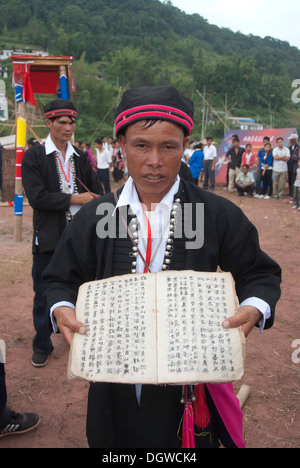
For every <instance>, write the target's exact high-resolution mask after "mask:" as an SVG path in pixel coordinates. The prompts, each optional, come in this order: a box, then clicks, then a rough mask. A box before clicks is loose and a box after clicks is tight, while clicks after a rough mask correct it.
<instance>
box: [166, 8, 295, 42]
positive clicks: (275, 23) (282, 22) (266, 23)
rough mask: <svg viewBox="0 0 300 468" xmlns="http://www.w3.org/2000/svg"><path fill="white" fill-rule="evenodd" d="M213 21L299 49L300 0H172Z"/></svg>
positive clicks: (219, 24)
mask: <svg viewBox="0 0 300 468" xmlns="http://www.w3.org/2000/svg"><path fill="white" fill-rule="evenodd" d="M171 1H172V4H173V5H174V6H175V7H177V8H179V9H180V10H182V11H185V12H186V13H188V14H193V13H199V15H201V16H202V17H203V18H205V19H207V21H208V22H209V23H210V24H215V25H217V26H219V27H224V28H229V29H231V30H232V31H234V32H236V31H240V32H241V33H243V34H246V35H247V34H253V35H255V36H260V37H265V36H271V37H274V38H276V39H281V40H283V41H288V42H289V43H290V45H292V46H296V47H298V48H299V49H300V1H299V0H246V1H245V0H244V1H241V0H226V1H225V0H171Z"/></svg>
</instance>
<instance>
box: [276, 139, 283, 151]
mask: <svg viewBox="0 0 300 468" xmlns="http://www.w3.org/2000/svg"><path fill="white" fill-rule="evenodd" d="M277 145H278V146H279V148H280V149H282V148H283V140H281V139H280V140H278V141H277Z"/></svg>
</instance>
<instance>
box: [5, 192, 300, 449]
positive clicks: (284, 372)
mask: <svg viewBox="0 0 300 468" xmlns="http://www.w3.org/2000/svg"><path fill="white" fill-rule="evenodd" d="M216 193H217V194H219V195H221V196H225V197H228V198H230V199H231V200H232V201H234V203H236V204H238V205H239V206H240V207H241V208H242V209H243V211H244V212H245V214H246V215H247V216H248V217H249V219H250V220H251V221H252V222H253V223H254V224H255V225H256V226H257V228H258V230H259V234H260V240H261V245H262V247H263V249H264V250H265V251H266V252H267V253H268V254H269V255H270V256H271V257H273V258H274V259H275V260H277V261H278V262H279V264H280V265H281V267H282V269H283V285H282V299H281V300H280V302H279V305H278V307H277V319H276V322H275V326H274V327H273V328H272V329H271V330H269V331H265V332H264V333H263V334H259V332H258V330H254V331H253V332H252V334H251V335H250V337H249V338H248V340H247V358H246V373H245V376H244V378H243V379H242V381H240V382H237V383H236V384H235V389H236V391H238V390H239V388H240V387H241V385H242V383H246V384H247V385H249V386H250V387H251V394H250V397H249V398H248V400H247V402H246V405H245V406H244V433H245V440H246V445H247V447H248V448H256V447H259V448H299V447H300V412H299V403H300V386H299V377H300V364H297V363H295V362H293V360H292V354H293V352H294V351H295V349H293V348H292V343H293V342H294V341H295V340H297V339H298V340H299V339H300V327H299V325H300V307H299V304H300V275H299V265H300V254H299V252H300V234H299V233H300V211H296V210H293V209H292V205H291V204H290V203H289V201H290V200H289V199H288V198H287V199H285V200H283V201H277V200H264V199H262V200H261V199H250V198H248V197H243V198H238V197H237V195H236V194H228V193H227V192H226V191H224V189H223V188H221V187H219V188H218V189H217V191H216ZM13 223H14V217H13V208H11V207H0V278H1V282H0V284H1V288H0V338H1V339H3V340H4V341H5V342H6V345H7V364H6V372H7V390H8V405H9V406H10V407H11V408H13V409H14V410H15V411H18V412H36V413H38V414H39V415H40V416H41V423H40V425H39V427H38V428H37V429H35V430H34V431H32V432H29V433H28V434H24V435H22V436H9V437H4V438H2V439H0V448H85V447H87V442H86V437H85V417H86V403H87V392H88V384H87V383H82V382H74V381H70V380H68V378H67V375H66V371H67V360H68V346H67V344H66V343H65V342H64V341H63V338H62V337H61V336H60V335H55V336H53V343H54V346H55V350H54V352H53V353H52V355H51V356H50V358H49V363H48V365H47V366H46V367H44V368H41V369H36V368H34V367H33V366H32V364H31V356H32V349H31V343H32V337H33V335H34V329H33V324H32V302H33V292H32V280H31V236H32V211H31V208H30V207H28V206H25V207H24V216H23V240H22V242H21V243H15V242H14V240H13ZM298 356H299V353H298Z"/></svg>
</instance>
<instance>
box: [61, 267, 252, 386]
mask: <svg viewBox="0 0 300 468" xmlns="http://www.w3.org/2000/svg"><path fill="white" fill-rule="evenodd" d="M237 308H238V303H237V298H236V294H235V287H234V281H233V278H232V276H231V274H230V273H199V272H194V271H169V272H160V273H149V274H135V275H125V276H117V277H112V278H109V279H106V280H101V281H94V282H91V283H85V284H84V285H82V286H81V288H80V290H79V295H78V300H77V305H76V317H77V319H78V320H79V321H81V322H83V323H84V324H85V325H86V327H87V330H88V332H87V334H86V335H84V336H83V335H79V334H74V338H73V342H72V346H71V350H70V358H69V369H68V375H69V377H70V378H79V379H86V380H89V381H93V382H113V383H127V384H154V385H155V384H184V383H185V384H188V383H201V382H206V383H208V382H211V383H214V382H215V383H222V382H232V381H234V380H238V379H240V378H241V377H242V376H243V372H244V355H243V351H244V335H243V332H242V331H241V329H238V328H235V329H224V328H223V327H222V322H223V321H224V320H225V319H226V318H228V317H230V316H233V315H235V313H236V311H237Z"/></svg>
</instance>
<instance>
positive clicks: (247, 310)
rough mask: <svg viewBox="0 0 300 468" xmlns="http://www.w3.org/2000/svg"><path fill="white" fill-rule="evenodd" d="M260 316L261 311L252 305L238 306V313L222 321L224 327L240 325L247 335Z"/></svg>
mask: <svg viewBox="0 0 300 468" xmlns="http://www.w3.org/2000/svg"><path fill="white" fill-rule="evenodd" d="M261 318H262V313H261V312H259V310H258V309H256V308H255V307H252V306H243V307H240V309H239V311H238V313H237V314H236V315H235V316H234V317H230V318H228V319H227V320H225V322H223V327H224V328H237V327H239V326H241V327H242V330H243V332H244V334H245V336H246V337H247V336H248V335H249V333H250V332H251V330H252V329H253V328H254V327H255V325H256V324H257V323H258V322H259V321H260V319H261Z"/></svg>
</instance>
